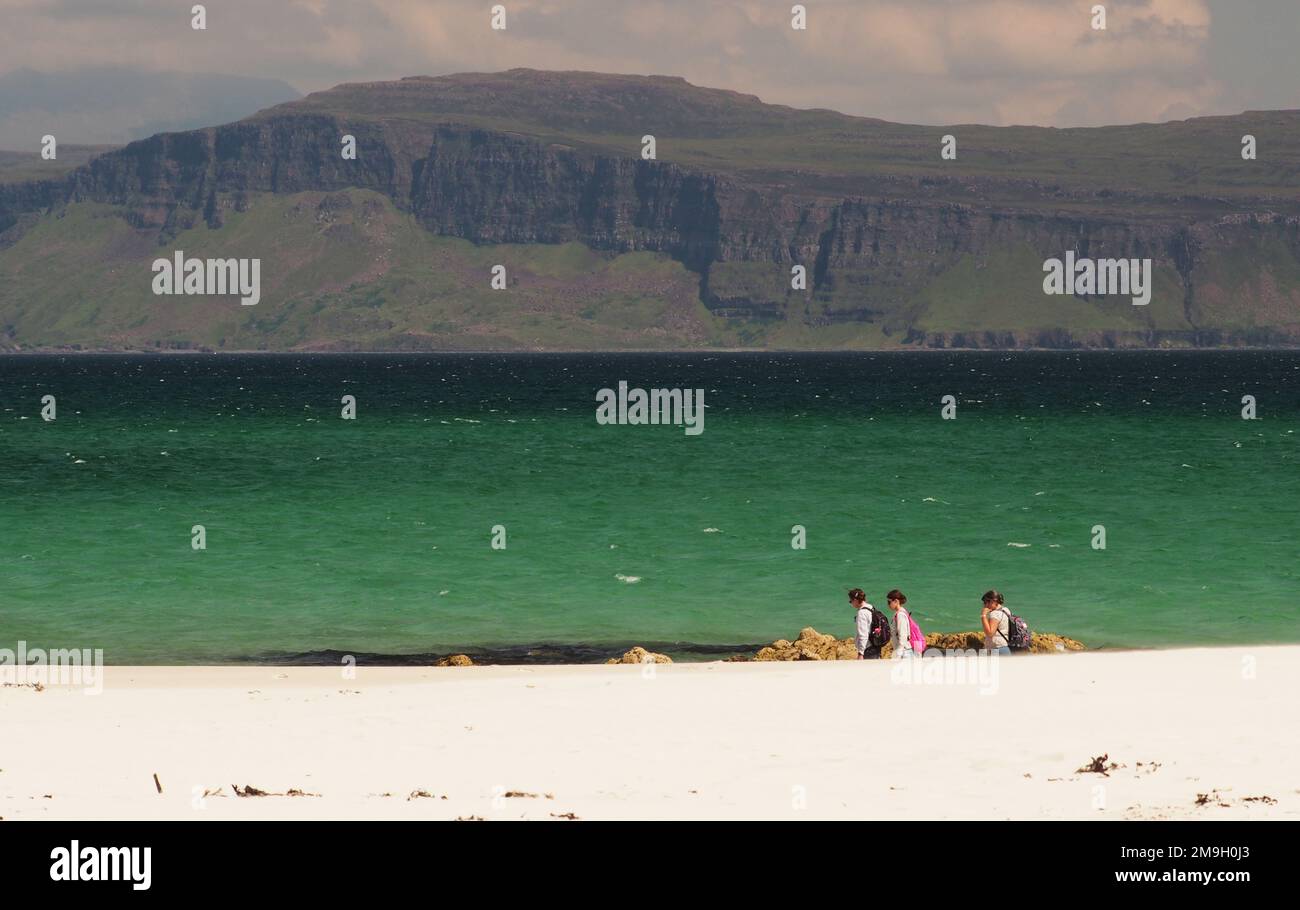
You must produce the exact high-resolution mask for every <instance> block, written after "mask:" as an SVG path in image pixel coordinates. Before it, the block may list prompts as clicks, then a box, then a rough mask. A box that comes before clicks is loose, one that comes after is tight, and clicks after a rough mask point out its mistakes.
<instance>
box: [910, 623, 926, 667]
mask: <svg viewBox="0 0 1300 910" xmlns="http://www.w3.org/2000/svg"><path fill="white" fill-rule="evenodd" d="M907 625H908V630H907V641H908V643H909V644H910V645H911V646H912V653H913V654H916V655H917V656H918V657H919V656H920V655H922V654H924V653H925V634H924V633H923V632H922V631H921V627H920V626H918V625H917V624H916V620H915V619H913V618H912V614H911V613H908V614H907Z"/></svg>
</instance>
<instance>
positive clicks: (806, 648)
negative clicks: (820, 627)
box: [754, 627, 1086, 660]
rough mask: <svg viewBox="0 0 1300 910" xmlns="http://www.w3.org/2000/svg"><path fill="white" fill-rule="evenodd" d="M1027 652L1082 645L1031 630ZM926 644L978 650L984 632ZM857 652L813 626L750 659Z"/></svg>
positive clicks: (888, 650) (945, 635)
mask: <svg viewBox="0 0 1300 910" xmlns="http://www.w3.org/2000/svg"><path fill="white" fill-rule="evenodd" d="M1032 634H1033V644H1032V645H1031V647H1030V649H1029V651H1030V653H1031V654H1059V653H1064V652H1066V651H1083V650H1086V646H1085V645H1084V644H1083V643H1082V642H1079V641H1075V640H1074V639H1072V638H1066V637H1065V636H1062V635H1055V634H1052V633H1050V632H1046V633H1044V632H1034V633H1032ZM925 644H926V647H927V648H938V649H939V650H943V651H949V650H960V651H965V650H976V651H978V650H980V649H982V648H983V647H984V635H983V634H982V633H980V632H931V633H929V634H928V635H926V636H925ZM892 652H893V648H892V645H886V646H885V647H884V648H883V649H882V651H881V656H882V657H890V656H891V655H892ZM857 659H858V652H857V647H856V645H855V644H854V640H853V639H852V638H836V637H835V636H833V635H825V634H823V633H821V632H818V631H817V630H816V629H814V628H811V627H809V628H805V629H803V630H801V631H800V632H799V637H798V638H796V639H795V640H794V641H792V642H791V641H786V640H785V639H778V640H777V641H774V642H772V644H771V645H769V646H768V647H766V648H762V649H760V650H759V652H758V653H757V654H755V655H754V660H857Z"/></svg>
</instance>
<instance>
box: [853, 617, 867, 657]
mask: <svg viewBox="0 0 1300 910" xmlns="http://www.w3.org/2000/svg"><path fill="white" fill-rule="evenodd" d="M857 619H858V623H857V637H856V638H855V639H854V641H853V643H854V645H855V646H856V647H857V650H858V658H859V659H861V657H862V652H863V651H864V650H866V649H867V647H869V646H870V644H871V611H870V610H869V609H867V608H866V607H861V608H860V609H859V610H858V617H857Z"/></svg>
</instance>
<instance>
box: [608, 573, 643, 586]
mask: <svg viewBox="0 0 1300 910" xmlns="http://www.w3.org/2000/svg"><path fill="white" fill-rule="evenodd" d="M614 577H615V578H617V579H618V580H619V581H621V582H623V583H624V584H628V585H634V584H636V583H637V582H638V581H640V580H641V576H640V575H624V574H622V573H619V574H618V575H615V576H614Z"/></svg>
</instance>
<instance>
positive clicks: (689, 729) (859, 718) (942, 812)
mask: <svg viewBox="0 0 1300 910" xmlns="http://www.w3.org/2000/svg"><path fill="white" fill-rule="evenodd" d="M953 666H954V667H955V666H956V665H955V664H954V665H953ZM895 673H896V665H895V663H894V662H848V661H844V662H800V663H707V664H675V665H671V666H656V667H654V668H652V669H651V668H647V667H639V666H562V667H469V668H376V669H367V668H365V667H361V668H358V669H357V670H356V674H355V678H352V679H346V678H344V675H343V672H342V670H336V669H331V668H320V667H310V668H279V667H220V668H213V667H109V668H106V670H105V679H104V684H103V692H102V693H101V694H99V695H89V694H85V693H84V692H83V691H82V690H81V689H80V688H68V687H60V686H49V687H46V688H45V689H44V690H43V691H36V690H35V689H33V688H30V687H12V686H10V687H5V688H0V717H2V718H3V725H4V726H3V729H4V733H5V736H4V748H3V749H2V750H0V769H2V770H0V816H2V817H3V818H4V819H5V820H7V821H12V820H20V819H162V818H175V819H195V820H201V819H271V818H317V819H367V818H385V819H387V818H392V819H455V818H458V817H477V818H483V819H487V820H498V819H499V820H505V819H538V820H557V819H560V818H563V817H564V816H566V815H568V814H570V813H571V814H572V815H574V816H576V817H577V818H579V819H676V818H684V819H732V818H740V819H804V818H806V819H812V818H837V819H880V818H918V819H979V818H994V819H998V818H1011V819H1033V818H1051V819H1124V818H1135V819H1138V818H1198V819H1219V818H1224V819H1227V818H1276V819H1283V818H1289V819H1296V818H1300V765H1297V762H1296V755H1297V753H1298V752H1300V724H1297V723H1296V718H1297V706H1296V698H1297V693H1300V646H1267V647H1266V646H1259V647H1234V648H1216V649H1189V650H1170V651H1130V652H1114V653H1083V654H1066V655H1059V656H1035V657H1016V658H1010V659H1004V660H1002V661H1001V662H1000V663H999V664H998V669H997V676H996V680H995V681H994V682H993V683H992V684H990V679H991V678H990V677H985V679H984V681H983V683H981V682H979V681H972V682H969V683H962V682H959V681H952V680H950V681H948V682H944V683H939V682H935V681H933V680H931V682H929V683H926V682H907V683H904V682H900V681H899V680H897V679H896V678H895ZM982 689H984V690H989V691H987V692H986V694H981V690H982ZM1103 753H1104V754H1107V755H1108V756H1109V761H1110V762H1114V763H1117V764H1118V766H1119V767H1116V768H1114V769H1113V770H1110V771H1109V776H1102V775H1100V774H1095V773H1077V771H1076V769H1078V768H1080V767H1081V766H1082V765H1084V764H1085V763H1086V762H1088V761H1089V760H1090V759H1091V758H1092V757H1094V756H1100V755H1102V754H1103ZM154 774H157V776H158V780H159V782H160V784H161V786H162V793H159V792H158V791H157V788H156V787H155V784H154ZM233 785H238V786H239V787H241V788H243V787H245V786H248V785H251V786H253V787H255V788H258V789H260V790H262V791H267V792H268V793H272V794H280V793H286V792H288V791H289V790H301V791H305V792H307V793H311V794H319V795H318V796H282V795H268V796H258V797H244V798H241V797H238V796H236V795H235V794H234V792H233ZM205 790H206V791H218V792H219V794H220V795H209V796H207V797H206V798H203V797H202V796H201V794H202V793H203V792H204V791H205ZM416 791H423V792H424V793H427V794H430V795H429V796H427V797H426V796H416V797H414V798H409V797H410V795H411V794H412V793H413V792H416ZM509 793H516V794H535V795H510V796H508V795H507V794H509ZM1198 794H1205V795H1206V796H1207V797H1208V799H1207V800H1204V801H1203V802H1204V804H1203V805H1197V798H1198ZM443 797H446V798H445V799H444V798H443ZM1261 797H1267V799H1261Z"/></svg>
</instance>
